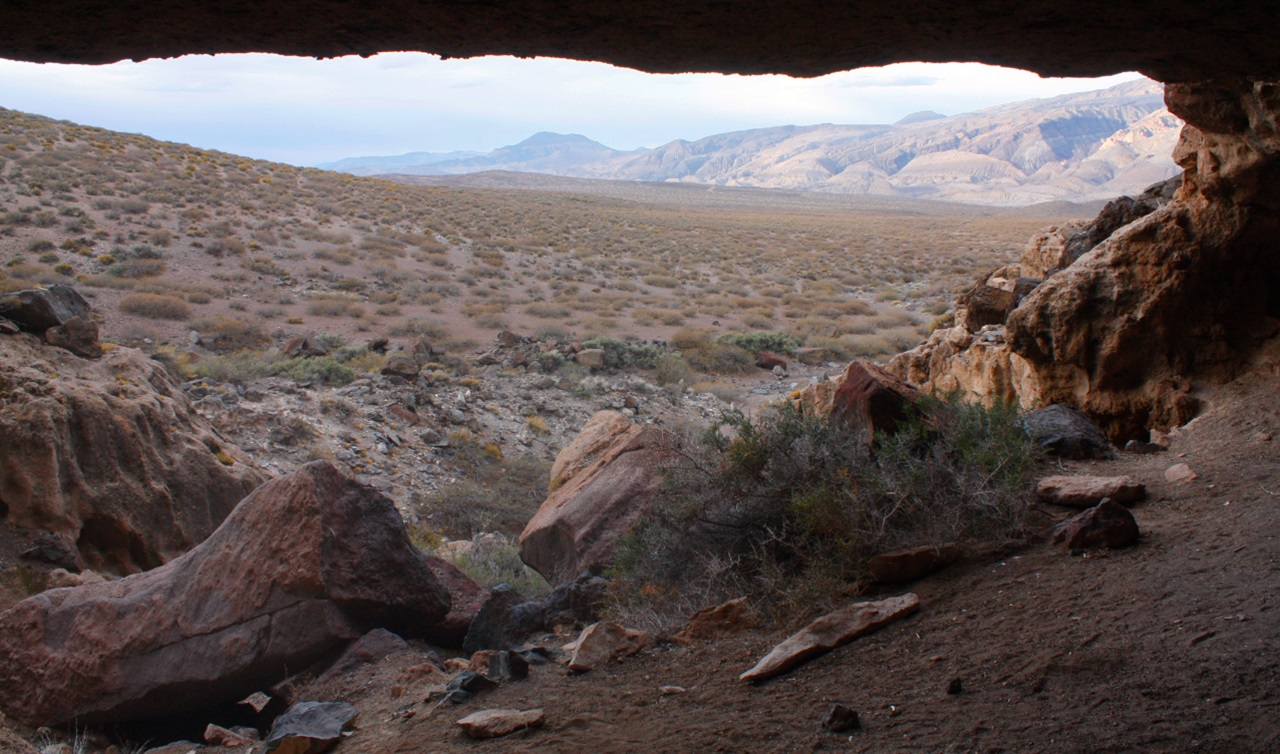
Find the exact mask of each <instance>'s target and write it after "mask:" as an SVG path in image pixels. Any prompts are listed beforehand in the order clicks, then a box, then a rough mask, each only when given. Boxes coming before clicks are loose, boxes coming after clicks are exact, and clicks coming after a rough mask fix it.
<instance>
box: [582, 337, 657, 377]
mask: <svg viewBox="0 0 1280 754" xmlns="http://www.w3.org/2000/svg"><path fill="white" fill-rule="evenodd" d="M582 347H583V348H599V349H600V350H602V351H604V365H605V366H606V367H608V368H610V369H625V368H627V367H637V368H640V369H652V368H654V367H655V366H657V364H658V359H660V358H662V355H663V354H665V353H666V349H664V348H663V347H662V346H659V345H655V344H653V343H633V342H631V341H627V340H619V339H617V338H592V339H590V340H586V341H583V343H582Z"/></svg>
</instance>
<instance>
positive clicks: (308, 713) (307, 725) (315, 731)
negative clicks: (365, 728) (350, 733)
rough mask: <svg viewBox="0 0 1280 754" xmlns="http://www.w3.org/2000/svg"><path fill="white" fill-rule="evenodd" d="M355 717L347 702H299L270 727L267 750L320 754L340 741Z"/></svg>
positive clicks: (293, 753) (354, 709)
mask: <svg viewBox="0 0 1280 754" xmlns="http://www.w3.org/2000/svg"><path fill="white" fill-rule="evenodd" d="M355 717H356V708H355V707H352V706H351V705H350V704H347V703H346V702H299V703H297V704H295V705H293V706H292V707H290V708H289V709H288V710H286V711H285V713H284V714H283V715H281V716H280V717H278V718H276V721H275V723H273V724H272V725H271V732H270V733H268V734H267V742H266V743H267V747H266V750H267V752H273V751H287V752H288V754H318V752H322V751H326V750H328V749H330V748H332V747H333V746H334V745H335V744H336V743H337V742H338V741H339V740H341V739H342V734H343V731H345V730H347V729H348V728H350V727H351V722H352V721H353V720H354V719H355Z"/></svg>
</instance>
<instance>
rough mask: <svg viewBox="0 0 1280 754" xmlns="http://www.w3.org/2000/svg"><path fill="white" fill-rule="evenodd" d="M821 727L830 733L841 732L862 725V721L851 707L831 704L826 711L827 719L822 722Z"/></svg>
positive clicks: (856, 728) (855, 728)
mask: <svg viewBox="0 0 1280 754" xmlns="http://www.w3.org/2000/svg"><path fill="white" fill-rule="evenodd" d="M822 727H824V728H826V729H827V730H829V731H831V732H832V733H842V732H844V731H846V730H858V729H859V728H861V727H862V721H861V720H859V719H858V713H857V711H855V710H853V709H852V708H850V707H846V706H845V705H843V704H833V705H831V709H830V710H828V711H827V719H826V720H824V721H823V722H822Z"/></svg>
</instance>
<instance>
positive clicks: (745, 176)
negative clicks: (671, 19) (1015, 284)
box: [384, 79, 1181, 206]
mask: <svg viewBox="0 0 1280 754" xmlns="http://www.w3.org/2000/svg"><path fill="white" fill-rule="evenodd" d="M1180 128H1181V122H1180V121H1179V120H1178V119H1177V118H1176V117H1175V116H1173V115H1172V114H1170V113H1169V111H1168V109H1166V108H1165V107H1164V102H1163V90H1162V88H1161V86H1160V84H1158V83H1156V82H1154V81H1151V80H1149V79H1138V80H1135V81H1130V82H1126V83H1123V84H1120V85H1117V86H1113V87H1110V88H1108V89H1102V90H1098V91H1093V92H1084V93H1079V94H1069V95H1064V96H1061V97H1054V98H1051V99H1040V100H1028V101H1025V102H1016V103H1013V104H1008V105H1000V106H998V107H992V108H988V109H985V110H979V111H977V112H973V113H966V114H962V115H956V116H952V117H944V116H941V115H939V114H938V113H934V112H930V111H926V112H921V113H914V114H912V115H909V116H907V117H905V118H903V119H902V120H900V121H898V122H897V123H895V124H893V125H834V124H823V125H816V126H777V127H773V128H758V129H751V130H746V131H734V132H731V133H724V134H717V135H715V136H708V137H706V138H703V139H698V140H696V141H685V140H683V139H680V140H676V141H673V142H670V143H669V144H665V145H663V146H660V147H657V148H654V149H648V150H638V151H635V152H622V151H618V150H614V149H610V148H609V147H606V146H604V145H603V144H599V143H598V142H594V141H592V140H590V139H588V138H586V137H585V136H579V135H567V136H566V135H560V134H549V133H542V134H537V135H535V136H534V137H532V138H530V139H528V140H526V141H524V142H521V143H520V144H516V145H513V146H510V147H503V148H502V149H498V150H494V151H493V152H490V153H488V154H486V155H483V156H478V157H468V158H464V159H454V160H446V161H440V162H434V163H431V164H425V165H419V166H416V167H407V168H405V169H403V170H394V171H393V170H387V171H384V172H388V173H390V172H399V173H403V174H411V175H457V174H466V173H473V172H480V171H485V170H504V171H521V172H532V173H544V174H551V175H559V176H567V177H580V178H604V179H610V180H625V181H655V182H678V183H692V184H702V185H712V186H732V187H756V188H770V189H789V190H798V191H819V192H825V193H837V194H872V195H880V196H898V197H910V198H920V199H937V200H944V201H960V202H970V203H977V204H997V205H1011V206H1021V205H1029V204H1035V203H1040V202H1048V201H1072V202H1082V201H1092V200H1097V199H1106V198H1110V197H1114V196H1117V195H1120V194H1126V193H1135V192H1140V191H1141V190H1142V189H1143V188H1145V187H1146V186H1148V185H1150V184H1151V183H1155V182H1156V181H1160V180H1164V179H1165V178H1168V177H1170V176H1172V175H1174V174H1175V173H1176V172H1177V167H1176V166H1175V165H1174V163H1173V160H1172V158H1171V156H1170V155H1171V154H1172V152H1173V146H1174V144H1175V143H1176V142H1177V137H1178V131H1179V129H1180Z"/></svg>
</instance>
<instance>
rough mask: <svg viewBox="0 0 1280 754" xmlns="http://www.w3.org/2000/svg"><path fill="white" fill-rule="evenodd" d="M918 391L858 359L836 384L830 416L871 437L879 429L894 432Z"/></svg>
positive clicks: (905, 415) (916, 398) (917, 396)
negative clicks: (837, 384)
mask: <svg viewBox="0 0 1280 754" xmlns="http://www.w3.org/2000/svg"><path fill="white" fill-rule="evenodd" d="M919 397H920V395H919V393H918V392H917V391H916V389H915V388H914V387H912V386H911V385H910V384H908V383H906V382H904V381H902V380H900V379H898V378H897V377H895V376H893V375H892V374H890V373H888V372H886V371H885V370H884V369H882V368H880V367H878V366H876V365H875V364H872V363H871V362H869V361H855V362H853V363H852V364H850V365H849V367H848V368H847V369H845V372H844V379H843V380H842V381H841V383H840V386H839V387H838V388H836V392H835V397H834V399H833V401H832V407H831V417H832V418H833V419H837V420H840V421H844V422H846V423H847V424H848V425H849V426H850V427H852V428H854V429H855V430H857V431H859V432H861V433H863V434H864V436H865V437H866V439H867V440H868V441H869V440H870V439H871V438H872V437H874V436H875V435H876V433H879V432H892V431H894V430H895V429H897V428H898V423H899V422H901V421H902V420H903V419H905V418H906V417H907V407H908V406H910V405H912V404H913V403H915V402H916V400H918V399H919Z"/></svg>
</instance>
